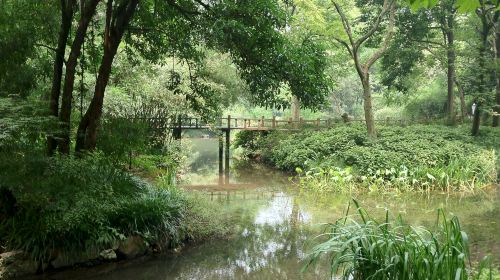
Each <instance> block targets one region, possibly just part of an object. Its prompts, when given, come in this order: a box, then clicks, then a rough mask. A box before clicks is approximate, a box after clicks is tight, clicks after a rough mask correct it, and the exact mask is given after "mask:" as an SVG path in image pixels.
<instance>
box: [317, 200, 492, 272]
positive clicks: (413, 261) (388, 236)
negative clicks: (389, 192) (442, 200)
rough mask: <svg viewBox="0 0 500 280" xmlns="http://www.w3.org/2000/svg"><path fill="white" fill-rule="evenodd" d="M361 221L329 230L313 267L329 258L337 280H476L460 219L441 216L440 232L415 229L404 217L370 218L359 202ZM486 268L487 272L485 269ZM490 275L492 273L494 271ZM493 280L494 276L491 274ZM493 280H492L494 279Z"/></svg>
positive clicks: (354, 219)
mask: <svg viewBox="0 0 500 280" xmlns="http://www.w3.org/2000/svg"><path fill="white" fill-rule="evenodd" d="M354 206H355V207H356V212H357V213H356V215H355V216H353V215H349V208H348V209H347V212H346V214H345V217H343V218H341V219H339V220H337V221H336V222H335V223H333V224H330V225H328V226H327V227H326V230H325V234H324V235H323V236H320V237H322V238H326V239H327V240H326V241H324V242H322V243H320V244H318V245H316V246H315V247H314V248H313V249H312V252H311V255H310V262H309V265H311V264H313V263H314V262H315V261H317V260H318V259H319V258H320V257H321V256H322V255H327V256H328V257H329V258H330V260H331V261H330V264H331V271H332V274H337V273H339V274H340V275H341V276H342V279H475V278H476V277H479V275H481V273H482V271H480V272H479V273H478V274H477V276H474V275H470V274H469V273H468V271H467V269H468V267H467V260H468V258H469V240H468V237H467V234H466V233H465V232H464V231H462V229H461V226H460V222H459V220H458V218H457V217H452V218H451V219H447V217H446V215H445V214H444V211H443V210H438V218H437V225H438V228H437V229H435V230H429V229H426V228H424V227H413V226H409V225H407V224H406V223H404V222H403V219H402V218H401V216H398V217H397V218H396V219H395V220H392V219H390V218H389V211H388V210H387V211H386V216H385V219H384V220H383V221H378V220H376V219H374V218H372V217H370V216H369V215H368V213H367V212H366V211H365V210H364V209H363V208H361V207H360V206H359V205H358V203H357V201H356V200H354ZM483 268H484V267H483ZM490 270H491V267H490ZM490 278H491V274H490ZM491 279H492V278H491Z"/></svg>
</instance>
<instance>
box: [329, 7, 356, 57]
mask: <svg viewBox="0 0 500 280" xmlns="http://www.w3.org/2000/svg"><path fill="white" fill-rule="evenodd" d="M333 5H334V6H335V9H336V10H337V13H338V14H339V15H340V19H341V21H342V25H343V26H344V30H345V32H346V33H347V37H349V42H350V43H351V46H352V49H353V52H356V49H357V47H356V44H355V43H354V39H353V37H352V31H351V25H350V24H349V20H348V19H347V17H346V16H345V14H344V11H342V8H341V7H340V6H339V4H337V2H333Z"/></svg>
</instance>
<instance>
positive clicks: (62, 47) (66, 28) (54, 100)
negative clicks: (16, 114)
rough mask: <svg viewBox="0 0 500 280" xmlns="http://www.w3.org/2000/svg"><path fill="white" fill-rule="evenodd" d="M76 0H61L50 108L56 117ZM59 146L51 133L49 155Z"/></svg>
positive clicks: (48, 142) (48, 139)
mask: <svg viewBox="0 0 500 280" xmlns="http://www.w3.org/2000/svg"><path fill="white" fill-rule="evenodd" d="M75 2H76V1H75V0H61V3H60V5H61V6H60V11H61V26H60V27H59V37H58V39H57V48H56V50H55V57H54V66H53V73H52V75H53V76H52V89H51V91H50V96H49V110H50V114H51V115H52V116H54V117H56V118H57V117H58V116H59V98H60V95H61V81H62V76H63V66H64V57H65V54H66V45H67V42H68V37H69V35H70V29H71V23H72V21H73V14H74V7H75V5H76V3H75ZM56 147H57V140H56V139H55V138H54V137H53V136H51V135H49V136H48V138H47V151H48V154H49V155H52V154H53V153H54V150H55V149H56Z"/></svg>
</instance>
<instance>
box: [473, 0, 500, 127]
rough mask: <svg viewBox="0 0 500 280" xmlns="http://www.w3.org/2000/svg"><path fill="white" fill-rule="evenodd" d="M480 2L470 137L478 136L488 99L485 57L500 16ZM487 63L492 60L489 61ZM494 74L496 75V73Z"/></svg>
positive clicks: (487, 5) (487, 3)
mask: <svg viewBox="0 0 500 280" xmlns="http://www.w3.org/2000/svg"><path fill="white" fill-rule="evenodd" d="M480 2H481V6H480V7H479V8H477V9H476V14H477V16H478V17H479V19H480V21H481V28H479V29H478V32H479V37H480V44H479V47H478V53H479V71H478V72H479V73H478V96H477V97H476V110H475V112H474V116H473V121H472V135H478V133H479V126H480V122H481V113H482V110H483V109H484V107H485V105H486V103H487V102H486V100H487V99H488V92H489V89H488V87H487V78H488V76H489V75H488V74H489V72H490V69H491V68H490V67H489V66H488V64H489V63H488V59H487V57H488V56H489V54H488V50H489V49H490V43H489V41H488V37H489V35H490V32H491V31H492V30H493V28H494V26H495V25H496V23H497V21H498V17H499V15H500V12H499V11H496V6H495V5H493V4H492V3H491V2H489V1H486V0H484V1H483V0H481V1H480ZM491 45H494V44H491ZM495 51H496V48H495ZM492 58H493V59H495V60H494V61H495V63H496V57H495V56H493V57H492ZM489 61H492V60H491V59H489ZM491 64H494V63H491ZM494 73H495V74H496V71H495V72H494ZM495 80H496V79H495ZM497 91H498V88H497ZM494 107H496V106H494ZM496 122H498V119H497V120H496ZM494 124H495V118H494V119H493V125H494Z"/></svg>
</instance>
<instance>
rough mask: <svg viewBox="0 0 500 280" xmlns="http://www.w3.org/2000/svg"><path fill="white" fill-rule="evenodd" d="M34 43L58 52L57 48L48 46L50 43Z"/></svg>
mask: <svg viewBox="0 0 500 280" xmlns="http://www.w3.org/2000/svg"><path fill="white" fill-rule="evenodd" d="M33 45H34V46H37V47H44V48H47V49H49V50H51V51H53V52H57V49H56V48H54V47H51V46H48V45H45V44H42V43H34V44H33Z"/></svg>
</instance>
